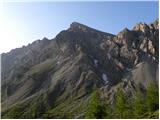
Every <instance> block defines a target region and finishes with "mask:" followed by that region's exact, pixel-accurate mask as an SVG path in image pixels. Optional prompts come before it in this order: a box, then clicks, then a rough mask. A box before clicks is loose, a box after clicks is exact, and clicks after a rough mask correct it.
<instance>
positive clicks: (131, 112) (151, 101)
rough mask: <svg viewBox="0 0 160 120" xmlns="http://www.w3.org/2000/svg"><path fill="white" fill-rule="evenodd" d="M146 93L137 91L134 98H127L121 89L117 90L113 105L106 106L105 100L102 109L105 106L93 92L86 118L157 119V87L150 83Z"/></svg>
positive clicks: (96, 93)
mask: <svg viewBox="0 0 160 120" xmlns="http://www.w3.org/2000/svg"><path fill="white" fill-rule="evenodd" d="M146 91H147V92H146V95H144V94H142V92H141V91H140V90H137V92H136V94H135V97H134V98H129V97H128V96H126V94H125V93H124V92H123V91H122V89H119V90H118V92H117V93H116V95H115V104H108V101H107V100H106V103H107V107H104V105H105V104H104V103H103V102H102V100H100V96H99V94H98V92H97V91H95V92H93V94H92V97H91V100H90V104H89V107H88V111H87V113H86V118H95V119H96V118H103V119H105V118H110V119H111V118H117V119H118V118H119V119H126V118H128V119H129V118H130V119H132V118H146V119H147V118H159V93H158V91H159V90H158V85H156V84H154V83H150V84H149V85H148V87H147V90H146ZM108 106H110V107H108ZM107 108H108V109H107ZM108 113H109V114H108Z"/></svg>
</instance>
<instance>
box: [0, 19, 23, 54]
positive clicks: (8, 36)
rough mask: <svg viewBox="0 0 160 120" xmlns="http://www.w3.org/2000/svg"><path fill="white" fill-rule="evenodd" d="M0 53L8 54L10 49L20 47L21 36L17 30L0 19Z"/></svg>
mask: <svg viewBox="0 0 160 120" xmlns="http://www.w3.org/2000/svg"><path fill="white" fill-rule="evenodd" d="M0 34H1V35H0V41H1V44H0V53H3V52H9V51H10V50H11V49H14V48H16V47H20V46H21V40H22V38H21V36H20V35H19V34H18V31H17V28H15V27H13V26H12V25H11V24H8V23H7V22H6V21H5V20H4V19H0Z"/></svg>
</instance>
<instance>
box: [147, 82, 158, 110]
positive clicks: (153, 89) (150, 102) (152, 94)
mask: <svg viewBox="0 0 160 120" xmlns="http://www.w3.org/2000/svg"><path fill="white" fill-rule="evenodd" d="M146 102H147V107H148V111H149V112H154V111H156V110H157V109H159V90H158V85H156V84H155V83H150V84H149V85H148V87H147V97H146Z"/></svg>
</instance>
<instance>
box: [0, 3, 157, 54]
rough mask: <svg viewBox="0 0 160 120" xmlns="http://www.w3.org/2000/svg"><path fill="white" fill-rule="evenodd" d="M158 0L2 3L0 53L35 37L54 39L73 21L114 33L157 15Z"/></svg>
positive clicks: (148, 21)
mask: <svg viewBox="0 0 160 120" xmlns="http://www.w3.org/2000/svg"><path fill="white" fill-rule="evenodd" d="M158 7H159V6H158V2H156V1H152V2H151V1H150V2H149V1H142V2H139V1H137V2H127V1H125V2H118V1H117V2H115V1H114V2H104V1H103V2H102V1H101V2H95V1H94V2H93V1H92V2H82V1H81V2H71V1H70V2H64V1H63V2H62V1H61V2H49V1H48V2H4V3H3V6H2V10H3V14H2V15H1V16H0V17H2V18H1V19H0V26H1V27H0V34H1V35H0V40H1V42H2V41H3V42H2V43H1V44H0V53H2V52H8V51H10V50H11V49H13V48H17V47H21V46H22V45H27V44H29V43H32V42H33V41H35V40H38V39H43V38H44V37H47V38H49V39H51V38H54V37H55V36H56V35H57V34H58V33H59V32H60V31H62V30H65V29H67V28H69V25H70V24H71V23H72V22H74V21H76V22H79V23H82V24H85V25H87V26H90V27H92V28H96V29H98V30H101V31H104V32H108V33H112V34H117V33H118V32H120V31H121V30H122V29H124V28H125V27H127V28H129V29H132V28H133V26H134V25H135V24H137V23H139V22H145V23H152V22H153V21H154V20H155V19H157V18H158V16H159V13H158V9H159V8H158Z"/></svg>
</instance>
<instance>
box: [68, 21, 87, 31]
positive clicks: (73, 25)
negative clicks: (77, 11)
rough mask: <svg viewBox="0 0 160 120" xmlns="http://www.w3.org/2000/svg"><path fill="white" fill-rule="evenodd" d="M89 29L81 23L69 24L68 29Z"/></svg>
mask: <svg viewBox="0 0 160 120" xmlns="http://www.w3.org/2000/svg"><path fill="white" fill-rule="evenodd" d="M88 28H89V27H87V26H86V25H83V24H81V23H78V22H72V23H71V24H70V29H71V30H82V31H86V29H88Z"/></svg>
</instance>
